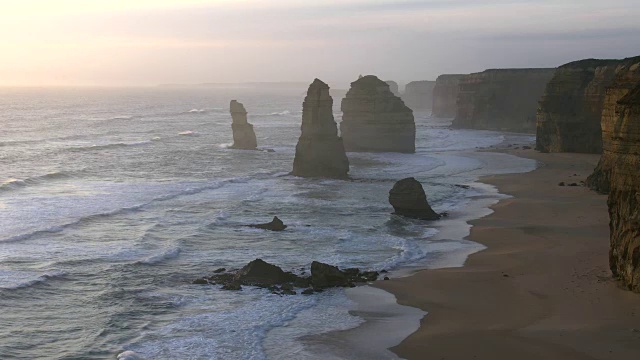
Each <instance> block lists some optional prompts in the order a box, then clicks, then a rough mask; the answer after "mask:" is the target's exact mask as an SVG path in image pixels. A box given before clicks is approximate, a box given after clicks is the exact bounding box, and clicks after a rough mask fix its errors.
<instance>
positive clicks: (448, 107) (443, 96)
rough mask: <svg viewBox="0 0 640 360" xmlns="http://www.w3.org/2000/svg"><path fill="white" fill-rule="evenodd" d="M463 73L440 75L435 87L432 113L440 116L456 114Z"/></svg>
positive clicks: (445, 116)
mask: <svg viewBox="0 0 640 360" xmlns="http://www.w3.org/2000/svg"><path fill="white" fill-rule="evenodd" d="M463 76H464V75H462V74H446V75H440V76H438V78H437V79H436V85H435V87H434V88H433V106H432V108H431V115H432V116H434V117H438V118H452V117H454V116H456V102H457V101H458V93H459V92H460V79H462V77H463Z"/></svg>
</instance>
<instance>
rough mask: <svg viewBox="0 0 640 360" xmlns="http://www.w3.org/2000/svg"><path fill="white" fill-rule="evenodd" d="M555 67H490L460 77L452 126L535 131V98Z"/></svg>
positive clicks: (541, 90)
mask: <svg viewBox="0 0 640 360" xmlns="http://www.w3.org/2000/svg"><path fill="white" fill-rule="evenodd" d="M554 72H555V69H491V70H485V71H483V72H480V73H474V74H469V75H465V76H463V77H462V79H461V80H460V92H459V94H458V100H457V104H458V108H457V112H456V117H455V119H454V120H453V123H452V126H453V127H456V128H465V129H479V130H499V131H513V132H525V133H535V130H536V111H537V109H538V100H539V99H540V97H541V96H542V94H543V93H544V90H545V87H546V86H547V83H548V82H549V80H551V78H552V77H553V74H554Z"/></svg>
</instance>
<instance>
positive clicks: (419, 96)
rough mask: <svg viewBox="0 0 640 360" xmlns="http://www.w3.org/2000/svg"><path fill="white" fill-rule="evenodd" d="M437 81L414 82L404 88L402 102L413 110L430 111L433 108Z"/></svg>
mask: <svg viewBox="0 0 640 360" xmlns="http://www.w3.org/2000/svg"><path fill="white" fill-rule="evenodd" d="M435 86H436V82H435V81H427V80H423V81H412V82H410V83H408V84H407V86H406V87H405V88H404V94H403V95H402V100H404V102H405V103H406V104H407V106H408V107H410V108H411V109H412V110H429V109H431V108H432V106H433V89H434V88H435Z"/></svg>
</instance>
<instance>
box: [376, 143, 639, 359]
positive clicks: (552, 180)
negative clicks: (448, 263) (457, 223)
mask: <svg viewBox="0 0 640 360" xmlns="http://www.w3.org/2000/svg"><path fill="white" fill-rule="evenodd" d="M510 153H512V154H514V155H517V156H522V157H527V158H532V159H536V160H538V161H539V162H540V163H541V167H539V168H538V169H537V170H535V171H533V172H530V173H525V174H513V175H497V176H491V177H485V178H483V179H481V181H482V182H484V183H487V184H491V185H494V186H496V187H497V188H498V190H499V191H500V192H501V193H503V194H507V195H511V196H512V198H509V199H505V200H502V201H500V202H499V203H498V204H496V205H494V206H492V209H493V210H494V211H495V212H494V213H493V214H491V215H489V216H486V217H484V218H481V219H478V220H474V221H472V222H471V224H472V225H473V227H472V229H471V234H470V236H469V237H468V239H470V240H473V241H475V242H478V243H480V244H483V245H485V246H486V247H487V249H485V250H483V251H480V252H478V253H475V254H473V255H471V256H470V257H469V258H468V260H467V261H466V263H465V265H464V266H463V267H459V268H446V269H436V270H424V271H420V272H418V273H416V274H414V275H412V276H409V277H404V278H397V279H392V280H390V281H380V282H376V284H375V286H376V287H379V288H381V289H384V290H386V291H389V292H391V293H393V294H394V295H395V296H396V297H397V299H398V303H399V304H402V305H408V306H412V307H417V308H420V309H422V310H424V311H427V312H428V314H427V315H426V316H425V317H424V318H423V319H422V321H421V324H420V328H419V329H418V331H416V332H415V333H413V334H412V335H410V336H409V337H408V338H406V339H405V340H404V341H402V343H400V344H399V345H398V346H395V347H393V348H391V350H392V351H393V352H394V353H396V354H397V355H398V356H400V357H402V358H406V359H518V360H526V359H617V360H622V359H640V294H634V293H630V292H628V291H625V290H623V289H621V288H620V287H619V286H618V284H617V283H616V282H615V281H614V280H613V279H612V278H611V273H610V271H609V268H608V248H609V227H608V222H609V219H608V214H607V207H606V196H603V195H598V194H596V193H594V192H592V191H589V190H588V189H587V188H585V187H582V186H577V187H569V186H565V187H561V186H558V183H559V182H561V181H564V182H565V183H567V184H569V183H574V182H575V183H579V182H580V181H581V180H585V179H586V177H587V176H588V175H589V174H590V173H591V171H592V170H593V168H594V167H595V165H596V163H597V161H598V158H599V156H598V155H585V154H540V153H537V152H534V151H533V150H511V151H510ZM574 174H576V175H575V176H574Z"/></svg>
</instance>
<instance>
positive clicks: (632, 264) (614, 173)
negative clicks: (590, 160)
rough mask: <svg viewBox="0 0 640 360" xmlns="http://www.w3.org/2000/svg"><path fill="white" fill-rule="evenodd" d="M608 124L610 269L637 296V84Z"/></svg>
mask: <svg viewBox="0 0 640 360" xmlns="http://www.w3.org/2000/svg"><path fill="white" fill-rule="evenodd" d="M635 66H640V63H638V64H636V65H635ZM612 91H615V90H612ZM607 120H608V121H607V123H606V124H605V122H604V121H603V126H605V128H604V129H606V130H605V131H606V136H607V138H606V140H605V152H606V154H607V157H608V158H609V165H610V166H611V169H610V180H611V183H610V184H611V185H610V192H609V199H608V201H607V204H608V206H609V219H610V223H609V229H610V232H611V235H610V236H611V237H610V241H611V245H610V246H611V247H610V251H609V265H610V267H611V271H612V272H613V275H614V276H615V277H617V278H619V279H620V280H621V282H622V283H623V284H624V286H626V287H627V288H628V289H629V290H632V291H636V292H640V179H639V178H638V175H639V170H640V82H638V83H637V85H636V87H635V88H634V89H633V90H631V91H630V92H629V93H628V94H626V95H625V96H624V97H623V98H622V99H620V100H619V101H618V102H617V104H616V108H615V112H614V114H613V118H608V119H607ZM604 129H603V130H604Z"/></svg>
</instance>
